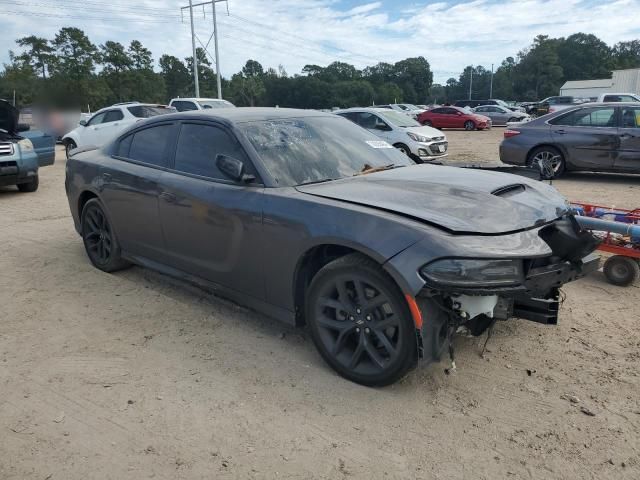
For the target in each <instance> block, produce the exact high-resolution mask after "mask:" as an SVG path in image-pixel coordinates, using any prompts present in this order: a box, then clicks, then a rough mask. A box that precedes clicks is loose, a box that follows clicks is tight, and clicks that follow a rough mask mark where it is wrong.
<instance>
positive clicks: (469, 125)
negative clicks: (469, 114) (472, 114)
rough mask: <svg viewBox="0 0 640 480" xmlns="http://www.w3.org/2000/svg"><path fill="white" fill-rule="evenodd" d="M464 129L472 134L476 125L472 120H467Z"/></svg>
mask: <svg viewBox="0 0 640 480" xmlns="http://www.w3.org/2000/svg"><path fill="white" fill-rule="evenodd" d="M464 129H465V130H466V131H468V132H470V131H471V130H475V129H476V124H475V123H473V122H472V121H471V120H467V121H466V122H464Z"/></svg>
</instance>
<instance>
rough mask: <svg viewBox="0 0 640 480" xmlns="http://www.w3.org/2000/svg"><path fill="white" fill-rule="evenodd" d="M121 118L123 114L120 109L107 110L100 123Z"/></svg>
mask: <svg viewBox="0 0 640 480" xmlns="http://www.w3.org/2000/svg"><path fill="white" fill-rule="evenodd" d="M123 118H124V115H123V114H122V112H121V111H120V110H109V111H108V112H107V114H106V115H105V116H104V120H103V121H102V123H108V122H117V121H118V120H122V119H123Z"/></svg>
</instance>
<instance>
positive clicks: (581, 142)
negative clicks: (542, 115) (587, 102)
mask: <svg viewBox="0 0 640 480" xmlns="http://www.w3.org/2000/svg"><path fill="white" fill-rule="evenodd" d="M549 124H550V125H551V137H552V138H553V141H554V143H557V144H558V145H560V146H562V147H564V150H565V151H566V153H567V154H568V158H567V159H566V160H567V161H568V163H569V164H570V165H573V166H575V167H578V168H582V169H587V170H588V169H593V170H599V169H609V168H613V166H614V163H615V161H616V158H617V156H618V150H619V144H620V140H619V137H618V109H617V108H616V107H612V106H602V107H589V108H581V109H578V110H573V111H571V112H569V113H567V114H566V115H562V116H560V117H556V118H554V119H552V120H550V121H549Z"/></svg>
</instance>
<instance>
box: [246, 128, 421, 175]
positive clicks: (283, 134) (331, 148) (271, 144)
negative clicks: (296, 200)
mask: <svg viewBox="0 0 640 480" xmlns="http://www.w3.org/2000/svg"><path fill="white" fill-rule="evenodd" d="M239 127H240V128H241V129H242V131H243V132H244V134H245V135H246V136H247V138H248V139H249V141H250V142H251V144H252V145H253V147H254V148H255V149H256V152H257V153H258V155H259V156H260V158H261V160H262V163H263V165H264V166H265V168H266V169H267V170H268V171H269V173H271V175H272V176H273V178H274V179H275V181H276V182H278V184H280V185H283V186H284V185H288V186H291V185H298V184H300V183H307V182H317V181H321V180H327V179H335V178H344V177H350V176H352V175H354V174H356V173H359V172H361V171H363V169H365V168H366V167H367V166H368V167H381V166H385V165H390V164H394V165H411V164H413V162H412V161H411V160H410V159H409V157H407V156H406V155H404V154H402V153H400V151H399V150H397V149H395V148H393V147H392V146H391V145H389V144H388V143H386V142H384V141H383V140H380V138H379V137H377V136H375V135H373V134H372V133H369V132H367V131H366V130H364V129H362V128H360V127H358V126H357V125H354V124H352V123H351V122H348V121H346V120H345V119H342V118H338V117H337V116H332V117H326V116H322V117H303V118H287V119H274V120H263V121H256V122H248V123H244V124H240V125H239Z"/></svg>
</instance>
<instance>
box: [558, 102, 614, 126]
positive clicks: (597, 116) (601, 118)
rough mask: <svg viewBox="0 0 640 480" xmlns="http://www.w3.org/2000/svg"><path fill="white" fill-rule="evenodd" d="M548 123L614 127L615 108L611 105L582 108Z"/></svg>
mask: <svg viewBox="0 0 640 480" xmlns="http://www.w3.org/2000/svg"><path fill="white" fill-rule="evenodd" d="M549 123H551V124H552V125H566V126H573V127H615V126H616V110H615V108H613V107H605V108H583V109H582V110H574V111H573V112H570V113H567V114H566V115H563V116H561V117H558V118H555V119H553V120H551V121H550V122H549Z"/></svg>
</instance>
